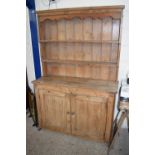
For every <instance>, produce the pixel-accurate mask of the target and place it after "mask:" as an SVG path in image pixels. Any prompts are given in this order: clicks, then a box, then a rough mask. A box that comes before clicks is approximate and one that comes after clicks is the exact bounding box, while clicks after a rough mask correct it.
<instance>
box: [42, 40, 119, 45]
mask: <svg viewBox="0 0 155 155" xmlns="http://www.w3.org/2000/svg"><path fill="white" fill-rule="evenodd" d="M52 42H53V43H105V44H106V43H107V44H120V42H119V41H117V40H40V43H52Z"/></svg>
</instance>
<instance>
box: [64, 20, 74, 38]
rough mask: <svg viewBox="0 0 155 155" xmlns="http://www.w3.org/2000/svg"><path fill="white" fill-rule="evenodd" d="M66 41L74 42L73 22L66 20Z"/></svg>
mask: <svg viewBox="0 0 155 155" xmlns="http://www.w3.org/2000/svg"><path fill="white" fill-rule="evenodd" d="M66 40H74V20H66Z"/></svg>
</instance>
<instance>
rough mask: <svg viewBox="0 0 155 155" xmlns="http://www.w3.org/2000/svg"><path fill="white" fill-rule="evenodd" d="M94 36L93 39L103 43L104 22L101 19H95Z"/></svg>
mask: <svg viewBox="0 0 155 155" xmlns="http://www.w3.org/2000/svg"><path fill="white" fill-rule="evenodd" d="M92 22H93V32H92V33H93V36H92V39H93V40H96V41H101V36H102V20H101V19H93V21H92Z"/></svg>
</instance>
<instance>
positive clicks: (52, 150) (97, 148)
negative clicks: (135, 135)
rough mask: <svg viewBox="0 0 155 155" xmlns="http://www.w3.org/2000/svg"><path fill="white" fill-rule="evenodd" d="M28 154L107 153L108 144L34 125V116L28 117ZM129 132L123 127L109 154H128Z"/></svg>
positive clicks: (94, 154) (103, 154) (102, 154)
mask: <svg viewBox="0 0 155 155" xmlns="http://www.w3.org/2000/svg"><path fill="white" fill-rule="evenodd" d="M26 123H27V125H26V132H27V135H26V145H27V146H26V152H27V153H26V154H27V155H107V144H105V143H98V142H94V141H88V140H84V139H80V138H77V137H74V136H70V135H65V134H62V133H57V132H51V131H48V130H45V129H42V130H40V131H38V129H37V128H36V127H33V126H32V125H33V121H32V118H30V117H28V115H27V117H26ZM128 140H129V139H128V132H127V130H126V129H122V130H121V132H120V136H119V137H118V138H117V140H116V141H115V143H114V148H113V149H112V150H111V151H110V154H109V155H128V154H129V150H128V147H129V143H128Z"/></svg>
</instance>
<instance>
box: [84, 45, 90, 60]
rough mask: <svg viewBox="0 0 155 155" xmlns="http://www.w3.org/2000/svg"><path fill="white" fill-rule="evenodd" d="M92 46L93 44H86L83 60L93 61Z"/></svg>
mask: <svg viewBox="0 0 155 155" xmlns="http://www.w3.org/2000/svg"><path fill="white" fill-rule="evenodd" d="M91 45H92V44H91V43H84V44H83V59H82V60H86V61H91V59H92V46H91Z"/></svg>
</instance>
